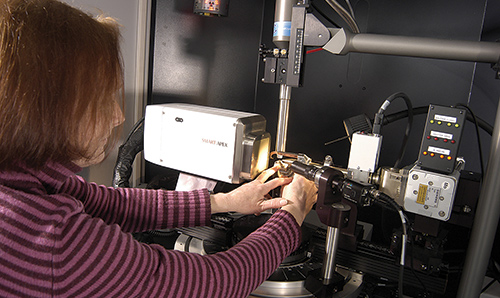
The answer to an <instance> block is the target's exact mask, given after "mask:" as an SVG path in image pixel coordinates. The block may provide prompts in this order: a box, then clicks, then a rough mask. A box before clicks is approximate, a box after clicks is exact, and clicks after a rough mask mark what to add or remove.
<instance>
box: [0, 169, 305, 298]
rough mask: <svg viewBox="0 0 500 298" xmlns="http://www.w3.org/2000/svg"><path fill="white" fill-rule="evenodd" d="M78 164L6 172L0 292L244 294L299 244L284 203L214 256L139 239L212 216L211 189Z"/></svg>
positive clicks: (1, 184)
mask: <svg viewBox="0 0 500 298" xmlns="http://www.w3.org/2000/svg"><path fill="white" fill-rule="evenodd" d="M78 170H79V168H78V167H76V166H74V165H70V166H63V165H61V164H54V163H49V164H48V165H47V166H46V167H44V168H43V169H42V170H41V171H33V170H31V169H29V168H26V167H19V168H18V169H16V170H15V171H11V172H0V297H246V296H248V294H249V293H250V292H251V291H252V290H253V289H255V288H256V287H257V286H258V285H259V284H260V283H262V282H263V281H264V280H265V279H266V278H267V277H268V276H269V275H270V274H271V273H272V272H273V271H274V270H275V269H276V268H277V266H278V265H279V264H280V263H281V261H282V260H283V259H284V258H285V257H286V256H287V255H288V254H290V253H291V252H292V251H293V250H294V249H295V248H296V247H297V246H298V242H299V238H300V229H299V226H298V224H297V222H296V221H295V220H294V218H293V217H292V216H291V214H290V213H288V212H286V211H281V210H280V211H278V212H276V213H275V214H274V215H273V216H272V217H271V219H270V220H269V221H268V222H267V223H266V224H264V225H263V226H262V227H261V228H259V229H258V230H257V231H255V232H254V233H252V234H251V235H250V236H248V237H247V238H245V239H244V240H243V241H241V242H240V243H238V244H237V245H235V246H234V247H232V248H231V249H229V250H227V251H225V252H220V253H217V254H213V255H209V256H200V255H197V254H190V253H185V252H179V251H172V250H166V249H164V248H163V247H162V246H160V245H155V244H153V245H146V244H143V243H139V242H137V241H135V240H134V239H133V238H132V236H131V235H130V233H131V232H138V231H145V230H152V229H164V228H172V227H181V226H195V225H206V224H209V220H210V212H211V210H210V196H209V193H208V192H207V190H199V191H192V192H174V191H163V190H145V189H114V188H108V187H104V186H98V185H96V184H93V183H88V182H85V181H84V180H83V179H81V178H79V177H78V176H77V175H75V174H74V173H76V172H77V171H78Z"/></svg>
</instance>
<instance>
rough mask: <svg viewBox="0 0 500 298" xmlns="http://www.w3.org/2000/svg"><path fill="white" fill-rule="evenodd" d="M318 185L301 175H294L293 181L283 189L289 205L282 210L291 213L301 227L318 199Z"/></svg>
mask: <svg viewBox="0 0 500 298" xmlns="http://www.w3.org/2000/svg"><path fill="white" fill-rule="evenodd" d="M317 194H318V189H317V188H316V185H315V184H314V183H313V182H312V181H309V180H307V179H306V178H304V177H303V176H300V175H294V176H293V181H292V182H291V183H290V184H288V185H286V186H285V187H284V188H283V192H282V194H281V196H282V198H283V199H286V200H287V201H288V204H287V205H286V206H284V207H282V208H281V209H283V210H286V211H288V212H290V213H291V214H292V215H293V216H294V217H295V219H296V220H297V223H298V224H299V225H302V222H303V221H304V219H305V218H306V215H307V214H308V213H309V212H310V211H311V209H312V207H313V206H314V204H315V203H316V200H317V198H318V195H317Z"/></svg>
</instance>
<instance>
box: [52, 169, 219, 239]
mask: <svg viewBox="0 0 500 298" xmlns="http://www.w3.org/2000/svg"><path fill="white" fill-rule="evenodd" d="M59 192H60V193H66V194H68V195H71V196H73V197H75V198H77V199H78V200H80V201H82V203H83V205H84V208H85V212H86V213H88V214H89V215H91V216H93V217H99V218H101V219H103V220H104V221H105V222H106V223H107V224H118V225H119V226H120V227H121V229H122V230H123V231H125V232H139V231H147V230H154V229H165V228H177V227H188V226H200V225H207V224H209V223H210V213H211V210H210V195H209V193H208V191H207V190H206V189H201V190H195V191H184V192H178V191H165V190H150V189H137V188H116V189H115V188H111V187H106V186H102V185H97V184H95V183H88V182H86V181H85V180H83V179H82V178H81V177H78V176H72V177H70V178H69V179H68V180H67V181H66V182H65V183H64V184H63V186H62V187H61V189H60V190H59Z"/></svg>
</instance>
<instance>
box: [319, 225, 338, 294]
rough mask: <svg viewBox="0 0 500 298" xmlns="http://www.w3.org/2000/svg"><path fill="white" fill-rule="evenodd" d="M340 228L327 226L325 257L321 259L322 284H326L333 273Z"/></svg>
mask: <svg viewBox="0 0 500 298" xmlns="http://www.w3.org/2000/svg"><path fill="white" fill-rule="evenodd" d="M339 236H340V229H339V228H334V227H328V229H327V231H326V243H325V257H324V260H323V268H322V277H323V284H324V285H328V284H330V281H331V280H332V277H333V275H334V273H335V256H336V254H337V248H338V246H339Z"/></svg>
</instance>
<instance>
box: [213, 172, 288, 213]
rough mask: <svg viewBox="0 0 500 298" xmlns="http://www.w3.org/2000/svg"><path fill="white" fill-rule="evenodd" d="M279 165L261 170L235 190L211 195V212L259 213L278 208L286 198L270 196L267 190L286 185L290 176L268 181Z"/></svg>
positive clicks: (283, 203) (284, 203)
mask: <svg viewBox="0 0 500 298" xmlns="http://www.w3.org/2000/svg"><path fill="white" fill-rule="evenodd" d="M278 169H279V167H273V168H269V169H267V170H265V171H263V172H262V173H261V174H260V175H259V176H258V177H257V178H255V180H253V181H251V182H248V183H246V184H243V185H242V186H240V187H238V188H236V189H235V190H233V191H231V192H229V193H227V194H224V193H218V194H215V195H212V196H211V205H212V213H219V212H231V211H234V212H239V213H243V214H252V213H253V214H257V215H258V214H260V213H261V212H262V211H265V210H268V209H273V208H280V207H282V206H284V205H286V204H287V203H288V201H287V200H286V199H282V198H274V199H273V198H271V196H270V195H269V192H270V191H271V190H273V189H275V188H276V187H279V186H282V185H286V184H288V183H290V182H291V181H292V178H275V179H272V180H270V181H268V182H266V181H267V179H269V177H271V176H272V175H273V174H274V173H276V171H277V170H278Z"/></svg>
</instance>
